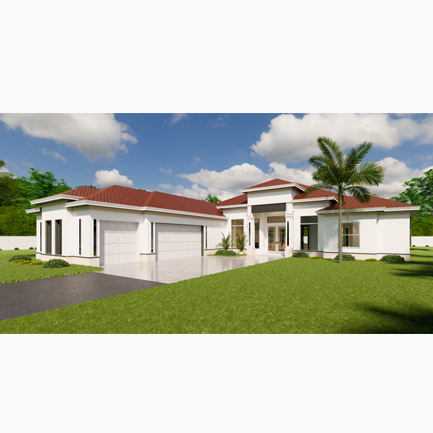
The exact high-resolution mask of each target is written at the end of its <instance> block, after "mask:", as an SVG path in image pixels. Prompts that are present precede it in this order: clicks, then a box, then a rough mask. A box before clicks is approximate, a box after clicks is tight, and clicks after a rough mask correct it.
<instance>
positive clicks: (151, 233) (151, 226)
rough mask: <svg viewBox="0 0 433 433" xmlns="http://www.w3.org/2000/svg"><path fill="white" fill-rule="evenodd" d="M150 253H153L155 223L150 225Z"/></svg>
mask: <svg viewBox="0 0 433 433" xmlns="http://www.w3.org/2000/svg"><path fill="white" fill-rule="evenodd" d="M150 252H151V253H153V223H150Z"/></svg>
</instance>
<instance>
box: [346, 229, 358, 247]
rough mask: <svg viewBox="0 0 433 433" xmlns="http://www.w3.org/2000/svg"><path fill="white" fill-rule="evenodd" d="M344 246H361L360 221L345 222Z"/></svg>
mask: <svg viewBox="0 0 433 433" xmlns="http://www.w3.org/2000/svg"><path fill="white" fill-rule="evenodd" d="M343 247H355V248H359V223H343Z"/></svg>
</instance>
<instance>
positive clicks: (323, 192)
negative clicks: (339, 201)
mask: <svg viewBox="0 0 433 433" xmlns="http://www.w3.org/2000/svg"><path fill="white" fill-rule="evenodd" d="M298 185H300V184H298ZM301 186H302V187H304V188H305V189H307V188H308V185H301ZM320 197H338V194H337V193H335V192H331V191H326V189H318V190H317V191H313V192H310V193H309V194H304V193H301V194H298V195H297V196H296V197H295V198H294V199H293V200H301V199H303V198H320Z"/></svg>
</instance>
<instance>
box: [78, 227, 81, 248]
mask: <svg viewBox="0 0 433 433" xmlns="http://www.w3.org/2000/svg"><path fill="white" fill-rule="evenodd" d="M78 254H79V255H80V256H81V220H78Z"/></svg>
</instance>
